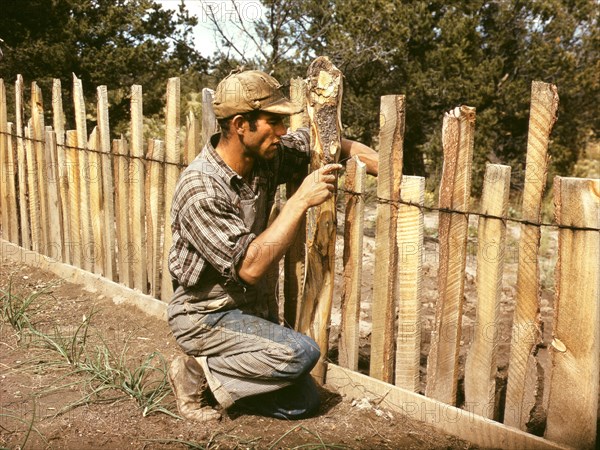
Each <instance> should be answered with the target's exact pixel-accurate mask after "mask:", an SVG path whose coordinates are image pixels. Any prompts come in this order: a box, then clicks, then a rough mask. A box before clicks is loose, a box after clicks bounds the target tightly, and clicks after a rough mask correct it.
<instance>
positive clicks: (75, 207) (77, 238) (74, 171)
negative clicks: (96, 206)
mask: <svg viewBox="0 0 600 450" xmlns="http://www.w3.org/2000/svg"><path fill="white" fill-rule="evenodd" d="M66 140H67V152H66V155H65V156H66V160H67V177H68V180H69V198H68V205H69V206H68V210H69V230H70V234H69V239H68V242H67V246H68V247H70V248H69V252H70V253H71V257H72V264H73V265H74V266H75V267H79V268H82V267H83V262H82V260H83V248H82V246H81V242H82V240H81V216H80V211H81V206H80V203H81V189H80V185H81V178H80V174H81V170H80V168H79V156H80V154H81V153H83V152H80V151H79V150H77V131H75V130H69V131H67V134H66Z"/></svg>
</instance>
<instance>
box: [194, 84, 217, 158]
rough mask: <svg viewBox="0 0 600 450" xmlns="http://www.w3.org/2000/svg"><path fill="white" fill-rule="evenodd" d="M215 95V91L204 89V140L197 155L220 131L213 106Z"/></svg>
mask: <svg viewBox="0 0 600 450" xmlns="http://www.w3.org/2000/svg"><path fill="white" fill-rule="evenodd" d="M214 95H215V91H213V90H212V89H209V88H203V89H202V138H201V141H200V148H198V150H197V152H196V154H198V153H200V150H202V147H204V146H205V145H206V143H207V142H208V140H209V139H210V137H211V136H212V135H213V134H215V133H217V132H218V130H219V124H218V123H217V118H216V117H215V112H214V110H213V105H212V102H213V99H214Z"/></svg>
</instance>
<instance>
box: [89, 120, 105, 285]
mask: <svg viewBox="0 0 600 450" xmlns="http://www.w3.org/2000/svg"><path fill="white" fill-rule="evenodd" d="M87 148H88V149H89V150H90V152H89V155H88V161H89V165H90V166H89V171H88V173H89V175H90V178H89V179H88V180H87V182H88V183H89V184H88V187H89V190H90V218H91V220H92V236H93V241H94V261H93V272H94V273H97V274H98V275H103V276H106V274H105V273H104V258H105V254H104V240H103V239H104V235H103V233H102V228H103V225H104V223H103V222H104V220H103V217H102V167H101V162H100V154H99V153H98V128H97V127H94V129H93V130H92V132H91V133H90V139H89V141H88V144H87Z"/></svg>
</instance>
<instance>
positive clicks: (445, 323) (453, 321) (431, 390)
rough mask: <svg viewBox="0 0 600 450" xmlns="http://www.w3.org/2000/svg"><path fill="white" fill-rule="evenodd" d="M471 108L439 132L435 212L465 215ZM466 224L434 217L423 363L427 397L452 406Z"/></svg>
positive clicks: (462, 219)
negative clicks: (432, 288)
mask: <svg viewBox="0 0 600 450" xmlns="http://www.w3.org/2000/svg"><path fill="white" fill-rule="evenodd" d="M474 132H475V108H471V107H468V106H461V107H460V108H455V109H454V110H453V111H450V112H449V113H446V114H445V116H444V123H443V129H442V145H443V151H444V166H443V170H442V180H441V184H440V200H439V206H440V208H450V209H452V210H454V211H467V210H468V207H469V196H470V191H471V164H472V160H473V138H474ZM468 223H469V218H468V216H467V215H466V214H462V213H460V212H459V213H449V212H440V220H439V241H440V264H439V270H438V290H439V294H440V296H439V298H438V302H437V304H436V312H435V324H434V330H433V332H432V336H431V349H430V351H429V358H428V363H427V388H426V393H427V396H428V397H432V398H435V399H436V400H439V401H442V402H444V403H448V404H450V405H454V404H455V402H456V390H457V386H458V352H459V350H460V337H461V321H462V311H463V294H464V280H465V265H466V261H467V252H466V250H467V235H468Z"/></svg>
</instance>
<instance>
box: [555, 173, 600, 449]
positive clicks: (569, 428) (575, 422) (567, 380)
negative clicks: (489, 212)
mask: <svg viewBox="0 0 600 450" xmlns="http://www.w3.org/2000/svg"><path fill="white" fill-rule="evenodd" d="M554 203H555V205H556V210H555V215H556V223H557V224H558V225H559V227H560V226H563V225H564V226H565V227H588V228H595V229H596V230H598V229H599V228H600V181H599V180H597V179H595V180H592V179H579V178H562V177H556V178H555V179H554ZM599 255H600V231H589V230H588V231H586V230H575V229H570V228H559V230H558V262H557V265H556V277H555V279H556V294H555V300H554V326H553V328H552V335H553V341H552V344H551V347H550V348H551V361H552V364H551V365H552V375H551V381H550V394H549V398H548V418H547V427H546V435H545V436H546V438H548V439H551V440H553V441H556V442H561V443H563V444H566V445H572V446H573V447H577V448H582V449H593V448H597V447H596V434H597V430H596V426H597V421H598V383H599V382H600V379H599V378H600V301H599V300H600V265H599V264H598V259H599Z"/></svg>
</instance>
